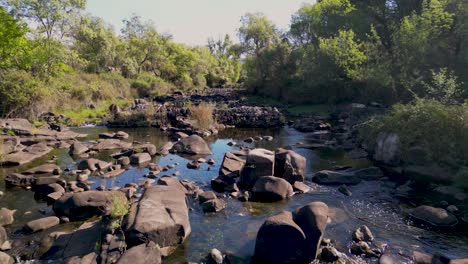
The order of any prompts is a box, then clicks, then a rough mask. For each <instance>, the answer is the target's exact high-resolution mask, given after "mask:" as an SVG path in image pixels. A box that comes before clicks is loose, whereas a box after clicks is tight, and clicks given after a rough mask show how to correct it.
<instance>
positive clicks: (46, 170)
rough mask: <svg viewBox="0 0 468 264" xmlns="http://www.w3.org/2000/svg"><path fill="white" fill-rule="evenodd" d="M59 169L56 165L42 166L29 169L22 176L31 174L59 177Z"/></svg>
mask: <svg viewBox="0 0 468 264" xmlns="http://www.w3.org/2000/svg"><path fill="white" fill-rule="evenodd" d="M60 172H61V170H60V167H59V166H57V165H56V164H43V165H40V166H37V167H34V168H32V169H29V170H27V171H25V172H23V174H25V175H31V174H54V175H60Z"/></svg>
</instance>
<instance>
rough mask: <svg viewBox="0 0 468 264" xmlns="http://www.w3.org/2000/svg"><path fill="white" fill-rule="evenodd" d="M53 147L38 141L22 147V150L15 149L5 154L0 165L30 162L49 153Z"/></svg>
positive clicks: (16, 164)
mask: <svg viewBox="0 0 468 264" xmlns="http://www.w3.org/2000/svg"><path fill="white" fill-rule="evenodd" d="M52 150H54V149H53V148H51V147H49V146H47V144H44V143H38V144H34V145H31V146H29V147H26V148H24V149H23V150H22V151H17V152H13V153H10V154H8V155H5V156H4V157H3V158H2V160H0V165H5V166H18V165H23V164H27V163H30V162H32V161H34V160H36V159H38V158H41V157H42V156H44V155H47V154H49V153H50V152H51V151H52Z"/></svg>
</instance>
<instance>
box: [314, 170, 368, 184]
mask: <svg viewBox="0 0 468 264" xmlns="http://www.w3.org/2000/svg"><path fill="white" fill-rule="evenodd" d="M312 181H314V182H315V183H318V184H324V185H339V184H346V185H356V184H358V183H360V182H361V179H360V178H359V177H356V176H355V175H354V173H352V172H347V171H328V170H323V171H319V172H317V173H316V174H315V176H314V177H313V178H312Z"/></svg>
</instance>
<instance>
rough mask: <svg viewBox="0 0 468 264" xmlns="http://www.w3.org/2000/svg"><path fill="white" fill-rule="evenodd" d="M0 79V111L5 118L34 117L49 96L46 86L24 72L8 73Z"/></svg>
mask: <svg viewBox="0 0 468 264" xmlns="http://www.w3.org/2000/svg"><path fill="white" fill-rule="evenodd" d="M0 79H1V80H2V81H1V82H0V98H1V100H0V111H1V115H2V116H5V117H26V118H29V117H32V116H34V115H35V114H37V113H38V112H39V111H40V106H41V103H42V100H43V99H44V98H45V97H46V96H47V95H48V94H49V90H48V89H47V87H46V86H45V84H44V83H43V82H42V81H40V80H38V79H36V78H34V77H33V76H32V75H31V74H29V73H27V72H24V71H7V72H5V73H3V74H1V76H0Z"/></svg>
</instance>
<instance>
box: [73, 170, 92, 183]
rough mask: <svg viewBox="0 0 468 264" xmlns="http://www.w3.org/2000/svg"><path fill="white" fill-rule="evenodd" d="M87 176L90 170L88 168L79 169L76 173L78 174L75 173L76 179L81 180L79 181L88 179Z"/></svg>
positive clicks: (89, 174)
mask: <svg viewBox="0 0 468 264" xmlns="http://www.w3.org/2000/svg"><path fill="white" fill-rule="evenodd" d="M89 176H91V171H90V170H83V171H80V172H79V173H78V175H76V180H77V181H81V182H86V181H87V180H88V178H89Z"/></svg>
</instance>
